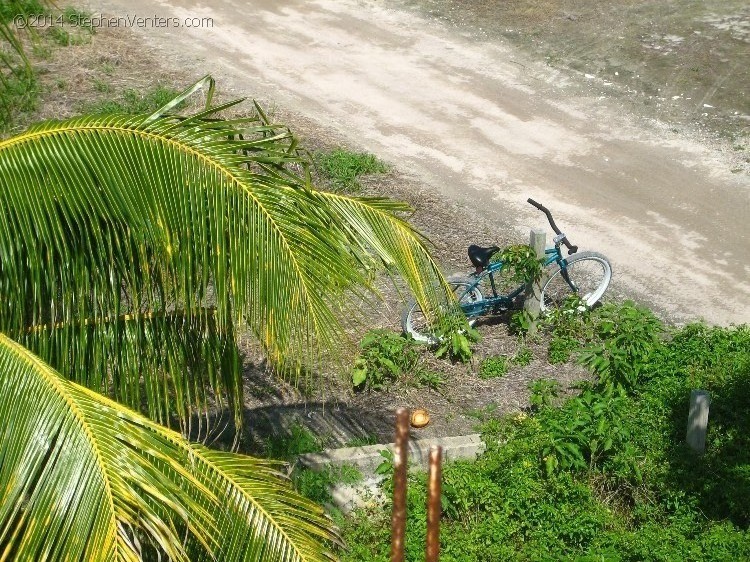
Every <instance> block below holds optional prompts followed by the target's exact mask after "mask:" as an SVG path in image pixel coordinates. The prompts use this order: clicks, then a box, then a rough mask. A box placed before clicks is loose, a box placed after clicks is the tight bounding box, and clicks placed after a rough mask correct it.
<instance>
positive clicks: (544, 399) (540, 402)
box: [529, 379, 560, 410]
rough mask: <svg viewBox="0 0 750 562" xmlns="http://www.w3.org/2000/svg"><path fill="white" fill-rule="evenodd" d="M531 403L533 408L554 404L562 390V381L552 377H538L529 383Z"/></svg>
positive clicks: (539, 408) (538, 408) (537, 408)
mask: <svg viewBox="0 0 750 562" xmlns="http://www.w3.org/2000/svg"><path fill="white" fill-rule="evenodd" d="M529 391H531V395H530V396H529V403H530V404H531V407H532V409H534V410H541V409H542V408H546V407H547V406H552V402H553V401H554V399H555V398H557V395H558V394H559V392H560V383H558V382H557V381H556V380H552V379H538V380H535V381H532V382H530V383H529Z"/></svg>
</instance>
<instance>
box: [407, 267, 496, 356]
mask: <svg viewBox="0 0 750 562" xmlns="http://www.w3.org/2000/svg"><path fill="white" fill-rule="evenodd" d="M474 283H475V280H474V279H469V278H466V277H450V278H449V279H448V284H449V285H450V286H451V288H452V289H453V293H454V294H455V295H456V298H457V299H459V303H462V302H480V301H483V300H484V295H483V294H482V291H481V290H480V289H479V287H474V288H473V289H471V291H469V288H470V287H471V286H472V285H473V284H474ZM462 288H463V292H461V289H462ZM459 292H460V294H459ZM477 318H479V316H478V315H477V316H473V317H470V318H467V320H468V322H469V326H473V325H474V323H475V322H476V321H477ZM401 329H402V330H403V332H404V333H405V334H409V335H410V336H411V337H412V338H414V340H415V341H417V342H420V343H427V344H436V343H439V339H438V338H437V337H435V336H433V335H432V334H431V333H430V331H429V324H428V323H427V321H426V319H425V316H424V313H423V312H422V308H421V307H420V306H419V303H418V302H417V301H416V300H415V299H412V300H411V301H409V303H408V304H407V305H406V308H405V309H404V312H403V314H402V315H401Z"/></svg>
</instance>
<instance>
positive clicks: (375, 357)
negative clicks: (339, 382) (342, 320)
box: [352, 330, 419, 390]
mask: <svg viewBox="0 0 750 562" xmlns="http://www.w3.org/2000/svg"><path fill="white" fill-rule="evenodd" d="M360 348H361V350H362V351H361V353H360V356H359V357H358V358H357V360H356V361H355V362H354V368H353V369H352V385H353V386H354V387H355V388H360V389H366V390H380V389H382V388H384V387H386V386H387V385H389V384H390V383H392V382H394V381H396V380H398V378H399V377H400V376H401V375H403V374H405V373H410V372H411V371H413V370H415V369H417V368H418V366H419V351H418V348H417V344H416V342H415V341H414V340H413V339H412V338H409V337H404V336H401V335H400V334H396V333H395V332H391V331H389V330H371V331H369V332H367V334H365V337H364V338H362V341H361V342H360Z"/></svg>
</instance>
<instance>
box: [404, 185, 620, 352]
mask: <svg viewBox="0 0 750 562" xmlns="http://www.w3.org/2000/svg"><path fill="white" fill-rule="evenodd" d="M528 202H529V203H530V204H531V205H533V206H534V207H536V208H537V209H539V210H540V211H542V212H543V213H544V214H545V215H546V216H547V220H548V221H549V224H550V226H551V227H552V230H553V231H554V232H555V234H556V236H555V237H554V239H553V244H554V245H553V246H552V247H550V248H547V249H546V250H545V251H544V253H545V267H546V269H545V275H544V278H543V280H542V298H541V311H542V313H543V314H544V313H546V312H548V311H550V310H552V309H555V308H558V307H560V306H561V305H562V304H563V302H564V301H565V300H566V298H567V297H568V296H569V295H570V294H575V295H578V296H579V298H580V299H581V301H582V304H583V305H585V306H587V307H591V306H593V305H594V304H596V303H597V302H598V301H599V299H601V298H602V295H603V294H604V292H605V291H606V290H607V287H608V286H609V282H610V280H611V279H612V266H611V264H610V263H609V261H608V260H607V258H606V257H604V256H603V255H601V254H599V253H597V252H589V251H583V252H579V251H578V246H574V245H572V244H571V243H570V241H569V240H568V238H567V236H566V235H565V234H564V233H563V232H561V231H560V229H559V228H557V225H556V224H555V221H554V219H553V218H552V213H551V212H550V211H549V209H547V208H546V207H545V206H544V205H542V204H540V203H537V202H536V201H534V200H533V199H529V200H528ZM563 245H564V246H565V247H566V248H567V249H568V256H567V257H565V256H563V252H562V248H561V247H562V246H563ZM499 251H500V248H498V247H497V246H491V247H489V248H482V247H480V246H475V245H471V246H469V259H470V260H471V263H472V264H473V265H474V267H475V271H474V272H473V273H471V274H469V275H468V276H464V275H462V276H459V277H456V276H451V277H450V278H448V283H449V284H450V286H451V287H452V288H453V292H454V294H455V296H456V300H457V301H458V303H459V304H460V306H461V310H463V312H464V314H465V315H466V318H467V319H468V320H469V324H470V325H474V323H475V322H476V321H477V320H478V319H479V318H480V317H482V316H486V315H489V314H497V313H499V312H503V311H506V310H510V309H512V308H514V307H516V305H517V302H518V300H519V297H520V296H521V295H522V294H523V293H524V290H525V286H524V285H521V286H519V287H512V286H511V287H510V288H508V289H506V288H505V287H503V286H502V278H501V277H500V273H501V272H502V270H503V266H504V264H503V262H502V261H492V256H493V255H495V254H496V253H497V252H499ZM505 291H507V292H505ZM401 326H402V328H403V330H404V333H406V334H410V335H411V336H412V337H413V338H414V339H415V340H417V341H419V342H423V343H436V342H437V341H438V340H437V338H436V337H435V336H433V335H432V334H431V329H430V323H429V322H428V320H427V318H426V317H425V315H424V313H423V312H422V309H421V308H420V307H419V304H417V302H416V301H415V300H412V301H411V302H410V303H409V304H408V305H407V307H406V309H405V310H404V314H403V316H402V318H401Z"/></svg>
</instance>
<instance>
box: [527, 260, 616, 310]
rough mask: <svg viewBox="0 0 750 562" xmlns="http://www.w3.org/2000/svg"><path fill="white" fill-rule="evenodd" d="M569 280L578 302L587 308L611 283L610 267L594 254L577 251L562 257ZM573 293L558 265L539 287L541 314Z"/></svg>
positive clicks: (592, 304) (598, 298)
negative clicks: (574, 286) (577, 295)
mask: <svg viewBox="0 0 750 562" xmlns="http://www.w3.org/2000/svg"><path fill="white" fill-rule="evenodd" d="M565 261H566V263H567V267H566V271H567V273H568V276H569V278H570V280H571V281H572V282H573V283H574V284H575V285H576V286H577V287H578V289H579V290H578V293H579V294H580V297H581V300H582V301H583V302H584V303H585V304H586V306H587V307H589V308H591V307H592V306H594V305H595V304H596V303H597V302H599V300H600V299H601V298H602V296H603V295H604V293H605V291H606V290H607V287H609V283H610V281H611V280H612V265H611V264H610V263H609V260H608V259H607V258H606V257H604V256H603V255H601V254H599V253H597V252H588V251H586V252H577V253H575V254H573V255H571V256H568V257H567V258H565ZM573 293H574V291H573V289H572V288H571V287H570V285H569V284H568V282H567V281H566V280H565V279H564V277H563V274H562V270H561V269H560V266H559V265H555V267H554V268H553V269H552V271H551V273H550V274H549V276H548V277H547V279H546V280H545V281H544V285H543V286H542V301H541V311H542V312H543V313H544V312H548V311H550V310H552V309H556V308H559V307H560V306H561V305H562V304H563V302H564V301H565V299H566V298H567V297H568V296H569V295H571V294H573Z"/></svg>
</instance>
